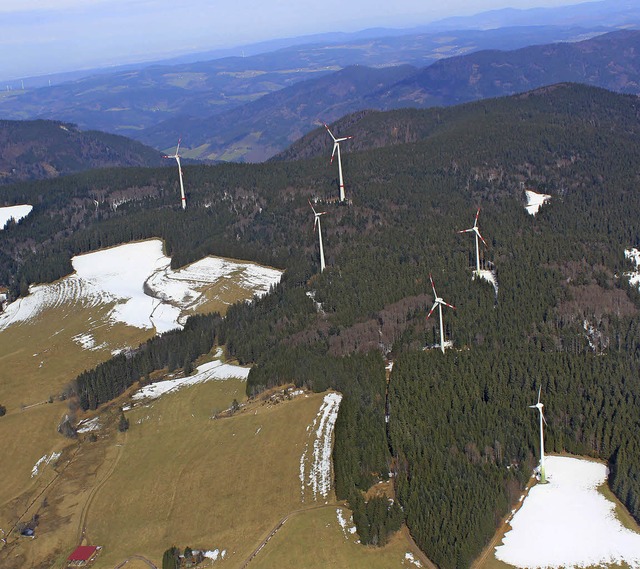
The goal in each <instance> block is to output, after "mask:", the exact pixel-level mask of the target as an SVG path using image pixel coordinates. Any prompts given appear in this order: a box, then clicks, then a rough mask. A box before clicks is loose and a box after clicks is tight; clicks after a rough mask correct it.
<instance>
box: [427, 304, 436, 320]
mask: <svg viewBox="0 0 640 569" xmlns="http://www.w3.org/2000/svg"><path fill="white" fill-rule="evenodd" d="M436 306H438V303H437V302H434V303H433V306H432V307H431V310H429V314H427V320H429V318H431V315H432V314H433V311H434V310H435V309H436Z"/></svg>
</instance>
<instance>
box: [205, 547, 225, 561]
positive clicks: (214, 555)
mask: <svg viewBox="0 0 640 569" xmlns="http://www.w3.org/2000/svg"><path fill="white" fill-rule="evenodd" d="M202 555H203V556H204V557H206V558H207V559H211V561H218V559H220V560H222V559H224V558H225V557H226V556H227V550H226V549H223V550H222V551H220V550H219V549H213V550H209V551H203V552H202Z"/></svg>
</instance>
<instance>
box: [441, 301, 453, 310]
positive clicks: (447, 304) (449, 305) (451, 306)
mask: <svg viewBox="0 0 640 569" xmlns="http://www.w3.org/2000/svg"><path fill="white" fill-rule="evenodd" d="M442 304H444V305H445V306H448V307H449V308H453V309H454V310H455V309H456V307H455V306H453V304H449V303H447V302H445V301H444V300H443V301H442Z"/></svg>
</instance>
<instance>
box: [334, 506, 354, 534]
mask: <svg viewBox="0 0 640 569" xmlns="http://www.w3.org/2000/svg"><path fill="white" fill-rule="evenodd" d="M336 517H337V518H338V524H339V525H340V528H341V529H342V534H343V535H344V538H345V539H349V534H351V535H353V534H354V533H356V526H355V525H354V523H353V516H349V521H347V520H346V518H345V517H344V510H343V509H342V508H336Z"/></svg>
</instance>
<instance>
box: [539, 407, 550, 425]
mask: <svg viewBox="0 0 640 569" xmlns="http://www.w3.org/2000/svg"><path fill="white" fill-rule="evenodd" d="M540 416H541V417H542V421H543V422H544V424H545V425H546V426H549V425H548V423H547V420H546V419H545V418H544V413H543V412H542V409H540Z"/></svg>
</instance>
